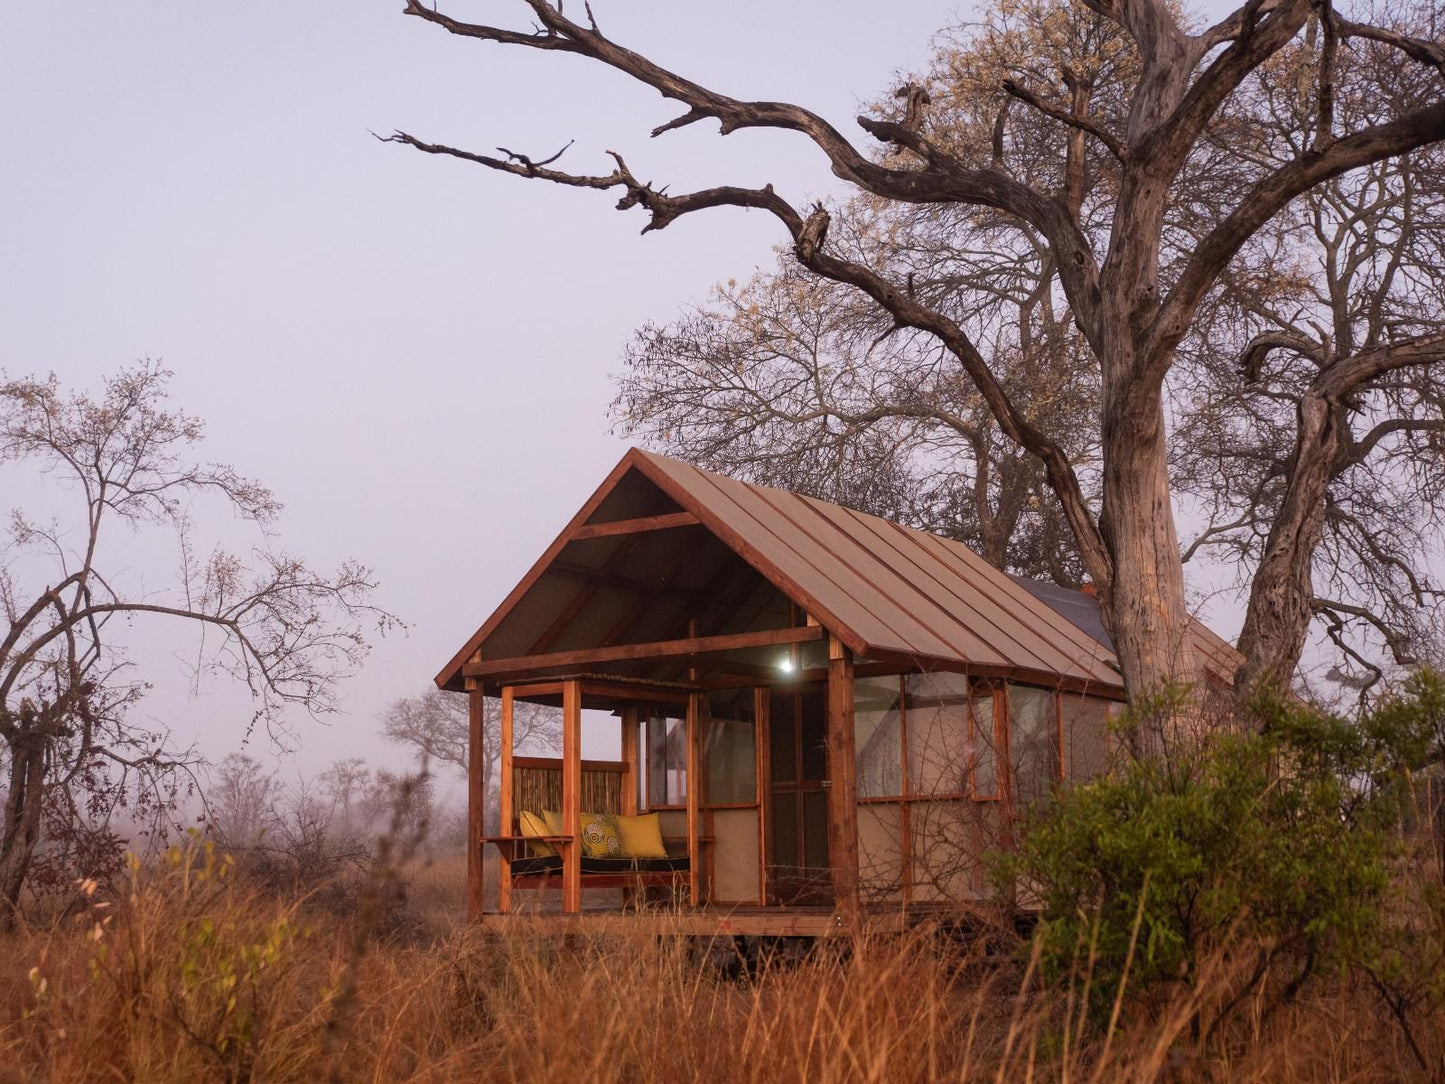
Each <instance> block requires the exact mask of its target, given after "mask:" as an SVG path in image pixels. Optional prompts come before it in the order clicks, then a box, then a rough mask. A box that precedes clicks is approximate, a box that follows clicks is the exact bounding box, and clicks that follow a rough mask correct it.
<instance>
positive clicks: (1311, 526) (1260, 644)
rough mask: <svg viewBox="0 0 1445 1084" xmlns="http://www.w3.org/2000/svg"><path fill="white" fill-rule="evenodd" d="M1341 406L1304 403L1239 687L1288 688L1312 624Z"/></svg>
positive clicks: (1315, 397) (1256, 586) (1255, 588)
mask: <svg viewBox="0 0 1445 1084" xmlns="http://www.w3.org/2000/svg"><path fill="white" fill-rule="evenodd" d="M1343 426H1344V418H1343V416H1342V408H1341V406H1340V404H1339V403H1337V402H1334V401H1332V400H1331V399H1329V398H1328V397H1326V396H1324V395H1321V394H1319V393H1318V392H1313V391H1312V392H1310V393H1308V394H1306V395H1305V396H1304V398H1303V399H1302V400H1301V401H1300V409H1299V432H1298V436H1297V438H1296V451H1295V457H1294V458H1295V462H1294V469H1293V470H1292V471H1290V475H1289V485H1288V487H1287V488H1286V489H1285V494H1284V500H1283V501H1282V502H1281V503H1280V508H1279V512H1278V514H1276V516H1275V518H1274V523H1273V525H1272V526H1271V527H1270V531H1269V538H1268V539H1267V540H1266V542H1265V548H1264V555H1263V556H1262V557H1261V558H1260V562H1259V568H1258V569H1257V570H1256V572H1255V574H1254V582H1253V583H1252V584H1251V585H1250V590H1249V608H1248V609H1247V610H1246V612H1245V619H1244V628H1243V630H1242V631H1241V633H1240V638H1239V650H1240V652H1241V653H1242V654H1243V655H1244V665H1243V666H1242V667H1241V668H1240V670H1239V674H1238V676H1237V677H1236V679H1235V687H1236V688H1237V689H1238V690H1239V691H1240V692H1241V693H1245V692H1248V691H1250V690H1251V689H1254V688H1256V687H1257V686H1259V685H1261V684H1269V685H1275V686H1283V685H1286V684H1288V682H1289V680H1290V678H1291V677H1292V676H1293V674H1294V670H1295V667H1296V666H1298V665H1299V660H1300V655H1301V654H1303V652H1304V645H1305V637H1306V636H1307V635H1308V633H1309V624H1310V618H1311V617H1312V615H1313V613H1312V609H1311V600H1312V599H1313V597H1314V589H1313V559H1314V552H1315V547H1316V546H1318V545H1319V541H1320V536H1321V534H1322V533H1323V531H1324V523H1325V490H1326V488H1327V487H1328V485H1329V481H1330V475H1331V471H1332V468H1333V466H1334V463H1335V461H1336V460H1337V458H1338V457H1339V454H1340V451H1341V449H1342V447H1343V444H1342V440H1343V437H1344V429H1343Z"/></svg>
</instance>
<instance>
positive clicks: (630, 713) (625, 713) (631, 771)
mask: <svg viewBox="0 0 1445 1084" xmlns="http://www.w3.org/2000/svg"><path fill="white" fill-rule="evenodd" d="M621 723H622V763H623V764H624V765H626V767H624V768H623V769H622V801H621V805H620V808H619V809H618V812H619V813H621V814H622V815H623V816H624V817H631V816H634V815H635V814H636V813H637V780H638V767H639V766H638V763H637V708H636V707H635V706H633V705H631V704H629V705H627V706H626V707H624V708H623V709H622V719H621ZM637 891H638V890H637V889H634V888H624V889H623V890H622V906H623V908H624V909H627V908H630V907H632V906H633V905H634V904H636V903H638V902H639V900H638V898H637Z"/></svg>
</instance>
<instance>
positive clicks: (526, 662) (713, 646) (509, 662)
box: [462, 625, 827, 677]
mask: <svg viewBox="0 0 1445 1084" xmlns="http://www.w3.org/2000/svg"><path fill="white" fill-rule="evenodd" d="M826 635H827V633H826V632H824V630H823V629H821V628H819V627H818V626H817V625H811V626H807V627H804V628H798V629H766V630H764V631H762V632H734V633H728V634H726V635H724V636H690V637H687V638H686V639H681V640H657V641H653V642H650V643H641V644H617V645H616V646H614V647H593V648H582V649H580V650H577V651H553V652H549V653H547V654H545V655H519V656H516V657H514V658H509V659H483V660H482V661H481V662H469V663H467V664H466V665H465V666H463V667H462V673H463V675H465V676H466V677H490V676H492V675H494V674H509V673H515V674H523V673H530V672H532V671H536V670H549V669H555V668H557V667H574V666H592V665H596V664H599V663H608V662H627V661H630V660H632V659H662V658H668V657H681V658H687V657H692V656H696V655H710V654H717V653H719V652H724V651H737V650H740V649H742V648H748V647H773V646H775V645H778V644H801V643H806V642H808V641H810V640H821V639H822V638H823V637H824V636H826Z"/></svg>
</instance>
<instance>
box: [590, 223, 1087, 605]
mask: <svg viewBox="0 0 1445 1084" xmlns="http://www.w3.org/2000/svg"><path fill="white" fill-rule="evenodd" d="M840 217H841V216H840ZM842 221H844V222H848V219H847V218H843V219H842ZM928 270H929V271H930V272H931V273H932V275H934V276H939V277H941V276H943V275H945V274H947V273H948V269H945V268H944V267H943V266H942V264H941V262H940V263H939V264H934V265H933V266H931V267H930V268H929V269H928ZM1036 296H1037V291H1036V292H1035V297H1036ZM860 300H861V303H860ZM1005 304H1008V303H1007V302H1005ZM1034 304H1035V303H1031V299H1025V300H1024V301H1023V302H1022V303H1021V304H1018V305H1017V306H1016V307H1015V306H1012V305H1009V307H1010V308H1013V309H1014V311H1013V312H1011V313H1010V315H1011V316H1012V317H1013V319H1014V320H1015V321H1016V324H1015V326H1014V327H1012V328H1008V327H999V328H997V329H996V331H997V334H996V335H995V336H994V337H993V342H994V344H995V349H994V358H995V364H996V365H998V366H999V367H1000V368H1001V369H1006V370H1007V375H1006V378H1005V379H1006V383H1008V385H1009V386H1010V387H1011V388H1012V394H1013V395H1014V398H1015V400H1016V401H1017V402H1019V403H1020V404H1024V408H1025V409H1027V410H1028V412H1029V415H1030V417H1031V419H1032V420H1033V422H1034V424H1036V425H1040V426H1043V427H1045V428H1048V429H1049V430H1050V431H1051V432H1054V433H1056V434H1058V436H1059V439H1060V441H1061V443H1064V444H1066V445H1068V446H1069V448H1070V453H1071V455H1072V456H1073V458H1074V461H1075V462H1076V463H1078V464H1080V465H1086V464H1089V463H1090V458H1091V457H1090V454H1089V449H1088V441H1089V440H1090V439H1091V433H1092V431H1093V429H1094V425H1093V410H1094V409H1095V408H1096V406H1097V395H1096V390H1097V389H1096V384H1095V382H1093V381H1092V380H1090V379H1089V371H1088V369H1087V368H1083V367H1080V366H1078V365H1077V364H1074V362H1075V361H1076V359H1075V357H1074V355H1073V353H1072V352H1071V351H1070V350H1069V349H1068V348H1067V347H1066V346H1064V345H1063V344H1064V343H1065V342H1066V341H1067V340H1068V338H1069V337H1070V332H1071V326H1070V325H1067V324H1066V323H1065V322H1064V319H1066V317H1067V314H1066V313H1064V314H1054V313H1048V314H1045V315H1044V317H1043V318H1042V319H1040V317H1039V315H1038V314H1037V313H1035V312H1034V311H1033V309H1034ZM878 315H879V313H878V309H877V307H876V306H874V305H872V304H871V303H869V302H867V299H866V298H863V299H860V298H859V297H858V295H856V293H854V292H852V291H849V290H846V289H845V288H843V287H841V286H839V285H838V284H836V283H831V282H828V281H825V280H820V279H817V278H811V277H809V276H807V275H806V274H805V273H803V272H802V271H801V270H800V269H798V268H796V266H790V265H789V264H788V263H781V264H780V266H779V267H778V269H777V270H776V271H775V272H774V273H772V274H768V275H759V276H758V277H756V278H755V279H754V280H753V281H751V282H749V283H747V284H745V285H744V286H742V287H737V286H735V285H729V286H727V287H723V288H721V289H719V290H718V291H717V294H716V296H715V298H714V300H713V303H712V304H711V305H708V306H703V307H699V308H697V309H695V310H693V311H690V312H688V313H687V314H685V315H684V316H683V317H681V318H680V319H678V320H676V321H674V322H673V323H672V324H670V325H667V326H665V327H647V328H644V329H643V330H642V331H641V332H640V333H639V334H638V335H637V336H636V338H635V339H634V340H633V343H632V344H631V345H630V347H629V349H628V351H627V355H626V368H625V370H624V372H623V374H622V377H621V379H620V382H619V383H620V386H619V390H618V395H617V398H616V399H615V400H614V402H613V406H612V412H613V417H614V419H615V420H616V422H617V424H618V427H619V428H620V429H621V430H622V431H623V432H624V433H626V434H627V435H628V436H630V437H633V438H641V439H642V440H644V441H645V442H646V443H648V444H650V445H652V446H653V447H656V448H659V449H660V450H664V451H667V452H669V453H671V454H674V455H679V456H681V457H683V458H685V459H687V460H689V461H691V462H694V463H697V464H699V465H700V466H704V467H708V468H710V469H713V470H718V471H721V472H723V473H725V474H729V475H732V476H733V477H739V478H744V479H747V480H749V481H753V482H757V483H760V484H762V485H773V486H779V487H781V488H784V489H790V490H793V491H796V492H802V493H807V494H809V495H811V496H815V497H820V498H822V499H824V500H831V501H835V502H837V503H841V504H846V505H848V506H850V507H853V508H857V509H859V510H860V511H864V512H869V513H872V514H875V515H880V516H884V517H885V518H888V519H893V520H898V521H901V522H905V523H909V524H910V525H913V526H916V527H919V528H922V529H924V530H928V531H933V532H935V533H938V534H943V535H947V536H949V537H952V538H956V539H958V540H959V541H962V542H965V543H967V544H968V545H970V546H972V547H973V548H974V549H976V550H977V551H978V552H979V553H980V554H982V555H983V556H984V557H985V558H986V559H987V560H988V561H990V562H991V563H993V564H995V565H997V566H998V567H1000V568H1006V569H1009V570H1010V571H1014V572H1018V573H1021V574H1024V575H1029V576H1042V577H1047V578H1050V579H1053V580H1055V581H1056V582H1059V583H1063V584H1069V585H1077V584H1078V583H1079V582H1080V581H1081V579H1082V576H1083V569H1082V567H1081V565H1080V563H1079V561H1078V558H1077V551H1076V549H1075V547H1074V545H1073V538H1072V535H1071V534H1070V533H1069V528H1068V524H1067V523H1066V522H1065V520H1064V518H1063V515H1062V510H1061V509H1060V507H1059V504H1058V502H1057V501H1056V500H1055V499H1054V496H1053V492H1052V491H1051V490H1050V489H1049V487H1048V484H1047V482H1046V480H1045V478H1044V472H1043V469H1042V464H1041V463H1040V462H1039V460H1038V459H1037V458H1035V457H1034V456H1032V455H1029V454H1028V453H1027V452H1024V451H1022V450H1021V449H1020V448H1019V447H1018V445H1017V444H1014V443H1013V442H1012V441H1009V440H1008V439H1007V438H1005V437H1004V435H1003V433H1002V432H1001V431H1000V429H999V427H998V425H997V424H996V423H995V421H994V419H993V416H992V415H991V414H990V413H989V411H988V408H987V406H986V405H985V404H984V402H983V401H982V400H981V399H980V398H979V396H978V394H977V392H976V391H975V389H974V387H973V385H972V384H971V383H970V382H968V381H967V379H966V378H962V376H961V374H960V373H959V372H958V371H957V369H956V368H955V367H954V366H951V365H949V364H947V361H946V359H945V358H944V357H942V356H941V355H940V353H939V351H938V350H937V349H936V348H935V345H934V343H933V342H931V341H930V340H928V339H927V338H926V337H923V336H917V335H908V334H890V330H891V329H890V328H889V327H888V326H887V325H886V324H884V323H883V322H882V321H880V320H879V319H878ZM1061 316H1062V317H1063V318H1064V319H1060V317H1061ZM1031 325H1039V326H1038V327H1033V326H1031ZM1018 340H1023V341H1025V342H1026V343H1027V357H1028V360H1029V364H1028V365H1024V364H1021V363H1019V362H1020V361H1021V359H1022V357H1023V356H1024V352H1023V351H1022V350H1020V349H1019V347H1018ZM1010 351H1013V353H1012V354H1010Z"/></svg>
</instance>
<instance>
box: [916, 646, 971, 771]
mask: <svg viewBox="0 0 1445 1084" xmlns="http://www.w3.org/2000/svg"><path fill="white" fill-rule="evenodd" d="M903 691H904V693H905V699H904V708H905V712H906V720H907V727H908V793H909V794H963V793H965V792H966V791H967V790H968V762H969V756H970V749H969V740H968V679H967V678H966V677H964V676H963V675H962V674H909V675H908V676H907V677H905V678H904V679H903Z"/></svg>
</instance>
